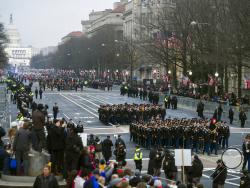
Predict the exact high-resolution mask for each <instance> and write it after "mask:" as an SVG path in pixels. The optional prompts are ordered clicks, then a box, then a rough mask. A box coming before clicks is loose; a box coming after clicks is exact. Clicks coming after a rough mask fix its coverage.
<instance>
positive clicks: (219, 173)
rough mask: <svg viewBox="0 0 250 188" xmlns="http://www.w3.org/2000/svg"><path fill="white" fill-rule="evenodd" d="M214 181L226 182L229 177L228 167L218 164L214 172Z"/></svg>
mask: <svg viewBox="0 0 250 188" xmlns="http://www.w3.org/2000/svg"><path fill="white" fill-rule="evenodd" d="M212 178H213V183H216V184H222V185H223V184H225V181H226V178H227V168H226V167H225V166H217V167H216V169H215V172H214V173H213V174H212Z"/></svg>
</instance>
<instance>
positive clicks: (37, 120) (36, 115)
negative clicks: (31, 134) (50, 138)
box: [32, 110, 45, 130]
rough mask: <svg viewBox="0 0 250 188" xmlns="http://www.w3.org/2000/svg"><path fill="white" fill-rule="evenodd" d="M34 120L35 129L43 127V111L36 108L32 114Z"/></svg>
mask: <svg viewBox="0 0 250 188" xmlns="http://www.w3.org/2000/svg"><path fill="white" fill-rule="evenodd" d="M32 121H33V125H34V129H36V130H39V129H43V128H44V125H45V115H44V114H43V113H42V112H41V111H39V110H35V111H34V112H33V114H32Z"/></svg>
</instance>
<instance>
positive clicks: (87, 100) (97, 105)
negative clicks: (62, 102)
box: [71, 94, 100, 107]
mask: <svg viewBox="0 0 250 188" xmlns="http://www.w3.org/2000/svg"><path fill="white" fill-rule="evenodd" d="M71 96H72V95H71ZM73 96H76V95H75V94H74V95H73ZM77 97H79V98H80V99H82V100H84V101H87V102H88V103H90V104H93V105H94V106H96V107H100V105H97V104H96V103H93V102H91V101H89V100H87V99H84V98H83V97H80V96H77Z"/></svg>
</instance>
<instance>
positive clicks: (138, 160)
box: [134, 146, 142, 172]
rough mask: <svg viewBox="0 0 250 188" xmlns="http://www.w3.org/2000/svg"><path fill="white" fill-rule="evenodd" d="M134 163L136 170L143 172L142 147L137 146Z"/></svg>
mask: <svg viewBox="0 0 250 188" xmlns="http://www.w3.org/2000/svg"><path fill="white" fill-rule="evenodd" d="M134 161H135V168H136V169H138V170H139V171H140V172H141V170H142V151H141V149H140V146H136V148H135V154H134Z"/></svg>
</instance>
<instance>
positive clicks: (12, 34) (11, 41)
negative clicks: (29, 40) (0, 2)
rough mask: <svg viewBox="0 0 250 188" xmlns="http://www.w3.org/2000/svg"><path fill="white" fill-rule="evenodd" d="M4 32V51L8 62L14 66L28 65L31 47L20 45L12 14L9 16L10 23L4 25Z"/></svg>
mask: <svg viewBox="0 0 250 188" xmlns="http://www.w3.org/2000/svg"><path fill="white" fill-rule="evenodd" d="M5 34H6V36H7V39H8V42H7V44H5V52H6V54H7V57H8V60H9V61H8V62H9V64H10V65H12V66H14V67H19V66H29V65H30V60H31V57H32V48H30V47H22V45H21V37H20V34H19V32H18V29H17V28H16V26H15V25H14V24H13V18H12V15H11V16H10V23H9V24H8V25H7V26H6V30H5Z"/></svg>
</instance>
